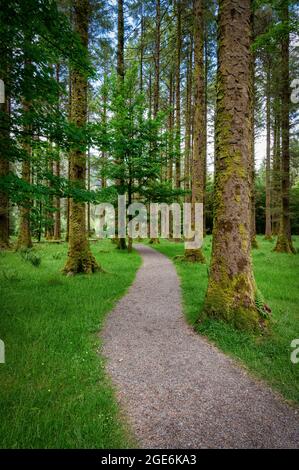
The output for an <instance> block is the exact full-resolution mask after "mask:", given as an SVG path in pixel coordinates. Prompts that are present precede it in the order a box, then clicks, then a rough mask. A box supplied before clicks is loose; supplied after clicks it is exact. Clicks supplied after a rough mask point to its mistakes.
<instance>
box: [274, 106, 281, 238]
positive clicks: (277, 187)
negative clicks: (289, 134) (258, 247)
mask: <svg viewBox="0 0 299 470" xmlns="http://www.w3.org/2000/svg"><path fill="white" fill-rule="evenodd" d="M275 104H276V106H275ZM275 104H274V106H275V107H274V113H275V117H274V135H273V172H272V181H273V185H272V202H273V210H272V230H273V235H275V236H277V235H278V234H279V222H280V200H281V184H280V183H281V171H280V167H281V162H280V136H281V132H280V119H279V112H280V110H279V106H280V104H279V100H276V103H275Z"/></svg>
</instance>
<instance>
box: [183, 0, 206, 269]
mask: <svg viewBox="0 0 299 470" xmlns="http://www.w3.org/2000/svg"><path fill="white" fill-rule="evenodd" d="M205 125H206V116H205V70H204V3H203V0H194V124H193V126H194V127H193V154H192V157H193V158H192V195H191V204H192V206H191V214H192V228H193V229H194V222H195V204H196V203H201V204H203V200H204V177H205V164H206V159H205V134H206V133H205ZM185 259H187V260H188V261H193V262H195V261H197V262H201V263H204V262H205V258H204V255H203V253H202V250H201V249H200V248H198V249H186V250H185Z"/></svg>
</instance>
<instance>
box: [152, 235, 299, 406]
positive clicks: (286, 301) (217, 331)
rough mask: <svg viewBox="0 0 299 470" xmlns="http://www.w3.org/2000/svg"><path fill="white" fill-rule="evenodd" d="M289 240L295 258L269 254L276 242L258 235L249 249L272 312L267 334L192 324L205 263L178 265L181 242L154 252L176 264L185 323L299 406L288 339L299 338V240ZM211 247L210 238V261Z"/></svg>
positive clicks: (298, 375)
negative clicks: (291, 243) (295, 253)
mask: <svg viewBox="0 0 299 470" xmlns="http://www.w3.org/2000/svg"><path fill="white" fill-rule="evenodd" d="M293 240H294V246H295V247H296V248H297V250H298V253H297V255H288V254H280V253H279V254H278V253H275V252H273V248H274V246H275V241H274V240H273V242H272V243H271V242H269V241H265V240H264V238H263V237H262V236H258V244H259V248H258V249H254V250H253V251H252V255H253V265H254V273H255V278H256V282H257V285H258V288H259V289H260V291H261V292H262V294H263V296H264V298H265V301H266V303H267V304H268V305H269V306H270V307H271V309H272V320H273V321H272V328H271V332H270V334H269V335H266V336H256V335H251V334H248V333H245V332H242V331H236V330H235V329H234V328H233V327H231V326H230V325H228V324H226V323H223V322H221V321H215V320H206V321H204V322H202V323H196V321H197V320H198V319H199V317H200V311H201V309H202V306H203V301H204V296H205V292H206V288H207V283H208V271H207V266H208V265H202V264H192V263H191V264H190V263H188V262H182V261H180V258H179V256H180V255H183V254H184V245H183V243H173V242H169V241H166V240H161V243H160V245H155V248H156V249H157V250H159V251H160V252H161V253H164V254H165V255H167V256H168V257H170V258H171V259H172V261H173V262H174V264H175V266H176V269H177V272H178V274H179V277H180V280H181V289H182V294H183V310H184V314H185V317H186V320H187V322H188V323H189V324H190V325H192V326H193V327H194V328H195V329H196V331H198V332H199V333H201V334H203V335H205V336H207V337H208V338H209V340H211V341H212V342H213V343H215V344H216V345H217V346H218V347H219V348H220V349H221V350H222V351H224V352H225V353H227V354H229V355H231V356H232V357H234V358H235V359H238V360H240V361H241V363H242V364H243V365H245V366H246V367H247V368H248V369H249V370H251V371H252V372H254V374H255V375H256V376H258V377H260V378H262V379H265V380H267V382H269V384H270V385H271V386H272V387H273V388H274V389H277V390H278V391H280V393H282V394H283V395H284V397H285V398H287V399H290V400H293V401H295V402H297V403H299V364H293V363H292V362H291V360H290V355H291V352H292V351H293V349H292V348H291V341H292V340H293V339H295V338H299V237H298V236H296V237H293ZM211 246H212V238H211V237H210V236H208V237H206V238H205V241H204V247H203V251H204V255H205V257H206V260H207V261H208V262H209V259H210V255H211ZM177 256H178V258H176V257H177Z"/></svg>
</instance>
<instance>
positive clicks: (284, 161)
mask: <svg viewBox="0 0 299 470" xmlns="http://www.w3.org/2000/svg"><path fill="white" fill-rule="evenodd" d="M281 19H282V21H283V24H284V26H285V29H284V31H283V32H282V39H281V134H282V136H281V217H280V227H279V234H278V237H277V242H276V246H275V251H277V252H281V253H295V249H294V247H293V243H292V238H291V223H290V116H289V113H290V80H289V79H290V74H289V46H290V34H289V30H288V28H289V6H288V2H286V1H283V2H282V3H281Z"/></svg>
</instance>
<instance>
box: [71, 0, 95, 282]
mask: <svg viewBox="0 0 299 470" xmlns="http://www.w3.org/2000/svg"><path fill="white" fill-rule="evenodd" d="M73 7H74V26H75V30H76V32H77V33H78V35H79V37H80V39H81V43H82V46H83V47H84V48H85V50H86V51H87V47H88V25H89V15H90V4H89V1H88V0H73ZM71 76H72V86H71V90H72V99H71V122H72V123H73V124H74V125H75V126H77V127H78V128H79V129H82V128H83V127H84V126H85V125H86V122H87V78H86V76H85V75H84V73H83V72H82V71H81V70H79V69H74V70H73V71H72V75H71ZM69 160H70V180H71V182H72V183H73V184H74V185H77V186H78V187H81V188H84V187H85V174H86V151H84V150H82V146H77V145H74V146H73V148H72V150H71V151H70V155H69ZM85 213H86V211H85V203H84V202H81V201H77V200H75V199H73V198H72V199H71V200H70V220H69V250H68V258H67V262H66V265H65V267H64V272H65V273H66V274H76V273H87V274H89V273H92V272H94V271H96V270H97V269H98V268H99V266H98V264H97V262H96V260H95V258H94V256H93V255H92V253H91V251H90V248H89V243H88V238H87V233H86V217H85Z"/></svg>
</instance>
